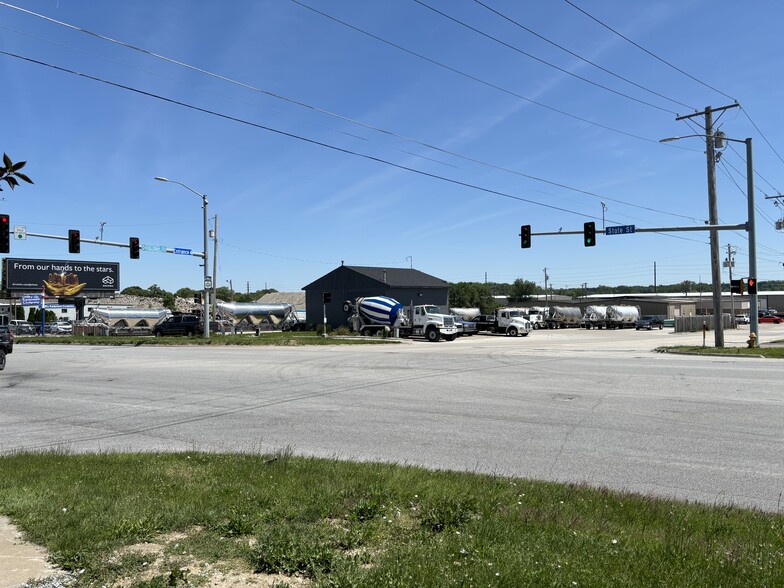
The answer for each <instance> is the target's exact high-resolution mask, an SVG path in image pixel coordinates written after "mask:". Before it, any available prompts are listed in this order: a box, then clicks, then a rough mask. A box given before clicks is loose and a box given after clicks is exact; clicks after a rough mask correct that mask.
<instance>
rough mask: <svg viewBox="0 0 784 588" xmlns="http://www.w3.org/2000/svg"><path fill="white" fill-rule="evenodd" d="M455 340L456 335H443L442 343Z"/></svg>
mask: <svg viewBox="0 0 784 588" xmlns="http://www.w3.org/2000/svg"><path fill="white" fill-rule="evenodd" d="M455 339H457V335H444V341H454V340H455Z"/></svg>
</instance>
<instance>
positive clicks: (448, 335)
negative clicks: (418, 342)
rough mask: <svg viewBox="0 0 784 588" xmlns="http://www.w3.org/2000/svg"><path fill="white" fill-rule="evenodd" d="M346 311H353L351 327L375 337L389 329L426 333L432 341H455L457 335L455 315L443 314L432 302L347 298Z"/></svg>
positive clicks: (404, 334)
mask: <svg viewBox="0 0 784 588" xmlns="http://www.w3.org/2000/svg"><path fill="white" fill-rule="evenodd" d="M343 311H344V312H350V313H351V316H350V317H349V318H348V324H349V327H350V328H351V330H352V331H354V332H355V333H360V334H361V335H366V336H371V337H372V336H374V335H378V334H380V333H389V334H391V335H399V336H401V337H409V336H418V337H424V338H425V339H427V340H428V341H439V340H441V339H444V340H445V341H454V340H455V339H456V338H457V326H455V319H454V318H453V317H452V316H450V315H448V314H441V313H440V312H439V309H438V307H437V306H435V305H432V304H422V305H418V306H412V307H405V306H403V305H402V304H400V303H399V302H398V301H397V300H395V299H394V298H389V297H387V296H368V297H363V298H357V299H356V300H353V301H352V300H347V301H346V302H344V303H343Z"/></svg>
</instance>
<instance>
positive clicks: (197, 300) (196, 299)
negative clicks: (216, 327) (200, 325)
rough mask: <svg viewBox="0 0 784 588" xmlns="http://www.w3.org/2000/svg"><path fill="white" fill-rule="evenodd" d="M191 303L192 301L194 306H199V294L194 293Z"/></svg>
mask: <svg viewBox="0 0 784 588" xmlns="http://www.w3.org/2000/svg"><path fill="white" fill-rule="evenodd" d="M193 301H194V302H195V303H196V304H201V292H196V293H195V294H194V295H193Z"/></svg>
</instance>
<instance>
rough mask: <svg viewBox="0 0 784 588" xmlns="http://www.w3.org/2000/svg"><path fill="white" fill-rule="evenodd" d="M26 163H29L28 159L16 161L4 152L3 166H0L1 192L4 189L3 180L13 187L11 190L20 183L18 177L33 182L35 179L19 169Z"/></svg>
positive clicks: (29, 182)
mask: <svg viewBox="0 0 784 588" xmlns="http://www.w3.org/2000/svg"><path fill="white" fill-rule="evenodd" d="M25 165H27V162H26V161H20V162H17V163H14V162H13V161H11V158H10V157H8V155H6V154H5V153H3V166H2V167H0V192H2V191H3V187H2V182H5V183H6V184H8V187H9V188H11V190H13V189H14V188H16V187H17V186H18V185H19V181H18V180H17V178H19V180H22V181H23V182H27V183H28V184H32V183H33V180H31V179H30V178H28V177H27V176H26V175H24V174H23V173H22V172H20V171H19V170H20V169H22V168H23V167H24V166H25Z"/></svg>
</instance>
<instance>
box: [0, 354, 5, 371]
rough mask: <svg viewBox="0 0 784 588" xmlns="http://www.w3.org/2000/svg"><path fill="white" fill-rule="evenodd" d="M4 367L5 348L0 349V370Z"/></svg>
mask: <svg viewBox="0 0 784 588" xmlns="http://www.w3.org/2000/svg"><path fill="white" fill-rule="evenodd" d="M4 369H5V350H3V349H0V372H2V371H3V370H4Z"/></svg>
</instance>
